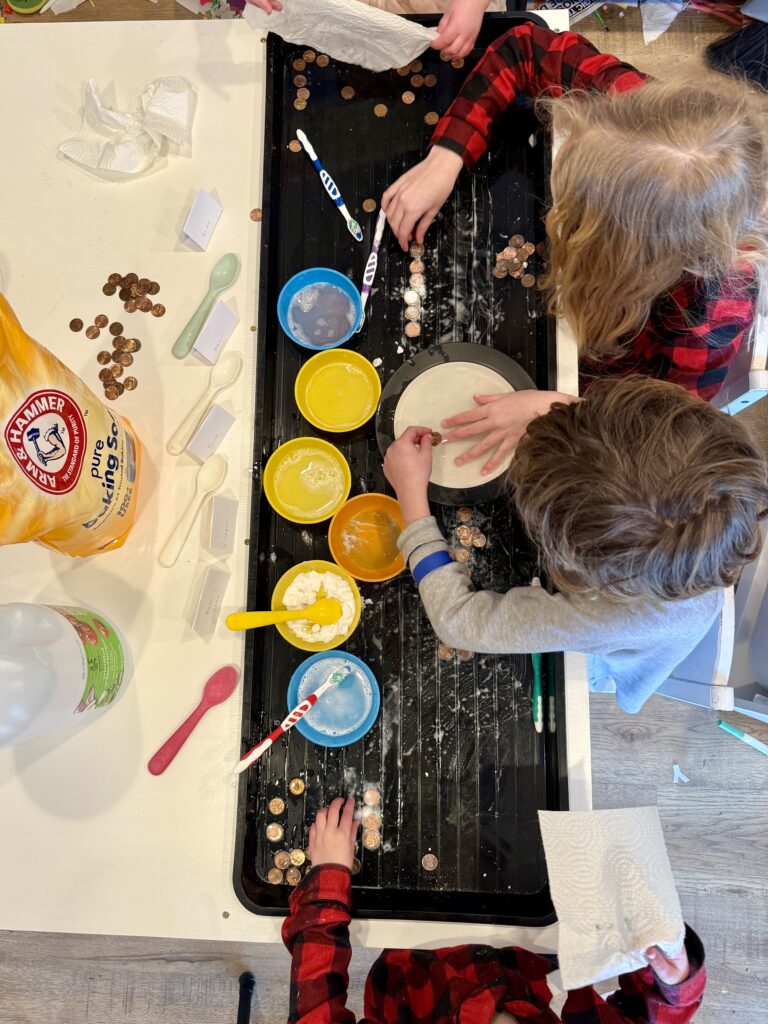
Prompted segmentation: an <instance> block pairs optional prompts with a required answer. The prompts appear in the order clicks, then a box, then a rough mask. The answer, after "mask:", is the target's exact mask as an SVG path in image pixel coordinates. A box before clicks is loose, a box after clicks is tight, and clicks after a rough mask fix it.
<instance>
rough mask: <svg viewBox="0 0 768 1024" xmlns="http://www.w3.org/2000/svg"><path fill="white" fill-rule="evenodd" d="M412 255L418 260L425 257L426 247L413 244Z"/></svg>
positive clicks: (418, 243) (417, 243)
mask: <svg viewBox="0 0 768 1024" xmlns="http://www.w3.org/2000/svg"><path fill="white" fill-rule="evenodd" d="M410 253H411V257H412V258H413V259H418V258H419V257H420V256H423V255H424V246H423V245H422V243H421V242H411V248H410Z"/></svg>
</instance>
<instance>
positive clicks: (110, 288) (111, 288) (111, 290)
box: [101, 281, 117, 295]
mask: <svg viewBox="0 0 768 1024" xmlns="http://www.w3.org/2000/svg"><path fill="white" fill-rule="evenodd" d="M101 290H102V292H104V294H105V295H114V294H115V292H116V291H117V285H114V284H110V283H109V281H107V283H106V284H105V285H104V287H103V288H102V289H101Z"/></svg>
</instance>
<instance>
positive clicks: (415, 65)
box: [408, 60, 424, 71]
mask: <svg viewBox="0 0 768 1024" xmlns="http://www.w3.org/2000/svg"><path fill="white" fill-rule="evenodd" d="M408 67H409V68H410V70H411V71H421V69H422V68H423V67H424V65H423V64H422V63H421V61H420V60H412V61H411V63H410V64H409V65H408Z"/></svg>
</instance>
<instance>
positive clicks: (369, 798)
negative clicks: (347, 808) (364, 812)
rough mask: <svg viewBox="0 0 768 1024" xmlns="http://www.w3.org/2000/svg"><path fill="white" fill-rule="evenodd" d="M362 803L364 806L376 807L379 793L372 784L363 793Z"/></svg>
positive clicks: (379, 796) (379, 797) (378, 802)
mask: <svg viewBox="0 0 768 1024" xmlns="http://www.w3.org/2000/svg"><path fill="white" fill-rule="evenodd" d="M363 803H364V804H365V806H366V807H376V806H377V804H380V803H381V793H380V792H379V791H378V789H374V788H373V787H372V786H371V788H370V789H366V791H365V792H364V793H363Z"/></svg>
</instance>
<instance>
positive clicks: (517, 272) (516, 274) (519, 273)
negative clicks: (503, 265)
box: [509, 267, 525, 280]
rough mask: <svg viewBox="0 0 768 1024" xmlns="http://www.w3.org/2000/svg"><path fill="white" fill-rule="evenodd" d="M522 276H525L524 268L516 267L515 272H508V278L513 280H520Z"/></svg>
mask: <svg viewBox="0 0 768 1024" xmlns="http://www.w3.org/2000/svg"><path fill="white" fill-rule="evenodd" d="M523 274H525V267H518V268H517V270H510V272H509V276H510V277H514V278H515V280H518V279H519V278H521V277H522V276H523Z"/></svg>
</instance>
